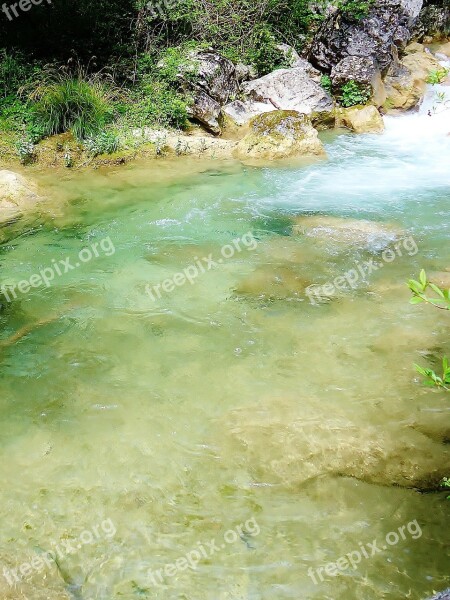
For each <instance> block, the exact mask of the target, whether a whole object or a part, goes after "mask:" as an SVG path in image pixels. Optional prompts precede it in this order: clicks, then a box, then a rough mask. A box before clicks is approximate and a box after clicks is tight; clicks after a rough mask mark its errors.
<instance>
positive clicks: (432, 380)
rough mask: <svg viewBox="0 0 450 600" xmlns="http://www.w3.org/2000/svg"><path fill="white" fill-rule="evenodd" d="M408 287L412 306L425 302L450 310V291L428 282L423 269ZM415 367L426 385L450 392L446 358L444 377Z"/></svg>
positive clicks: (443, 370)
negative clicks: (428, 292)
mask: <svg viewBox="0 0 450 600" xmlns="http://www.w3.org/2000/svg"><path fill="white" fill-rule="evenodd" d="M408 287H409V289H410V290H411V292H412V294H413V296H412V298H411V299H410V301H409V302H410V304H420V303H421V302H425V303H427V304H431V305H432V306H435V307H436V308H439V309H440V310H450V289H448V290H444V289H441V288H440V287H438V286H437V285H435V284H434V283H431V282H430V281H429V280H428V277H427V274H426V273H425V270H424V269H422V270H421V271H420V275H419V281H416V280H415V279H410V280H409V281H408ZM428 289H430V290H432V291H433V292H434V294H435V295H434V296H429V295H427V290H428ZM414 367H415V369H416V371H417V372H418V373H420V375H422V376H423V377H425V382H424V383H425V384H426V385H431V386H434V387H438V388H441V389H444V390H446V391H447V392H450V387H448V386H450V367H449V364H448V359H447V357H446V356H444V358H443V359H442V376H440V375H437V374H436V372H435V371H433V369H424V368H423V367H421V366H420V365H416V364H414Z"/></svg>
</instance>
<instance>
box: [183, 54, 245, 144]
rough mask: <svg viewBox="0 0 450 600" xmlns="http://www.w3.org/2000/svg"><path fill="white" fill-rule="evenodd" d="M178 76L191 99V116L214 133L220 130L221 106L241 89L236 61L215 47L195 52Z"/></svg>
mask: <svg viewBox="0 0 450 600" xmlns="http://www.w3.org/2000/svg"><path fill="white" fill-rule="evenodd" d="M178 78H179V81H180V85H181V88H182V89H183V91H184V92H186V93H187V95H188V96H190V97H191V98H192V103H191V105H190V109H189V110H190V115H189V116H191V117H192V118H195V119H197V120H198V121H200V123H202V124H203V125H205V126H206V127H207V128H208V129H209V130H210V131H212V132H213V133H216V134H218V133H220V131H221V129H220V126H219V121H218V118H219V115H220V109H221V106H222V105H223V104H226V103H227V102H228V100H229V98H230V97H232V96H235V95H236V94H237V92H238V82H237V78H236V69H235V66H234V64H233V63H232V62H231V61H230V60H228V59H227V58H225V57H223V56H221V55H220V54H219V53H218V52H214V51H213V50H200V51H195V52H191V53H190V54H189V55H188V58H187V60H186V61H185V63H184V64H183V65H182V66H180V68H179V71H178Z"/></svg>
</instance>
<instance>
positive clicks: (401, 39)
mask: <svg viewBox="0 0 450 600" xmlns="http://www.w3.org/2000/svg"><path fill="white" fill-rule="evenodd" d="M422 4H423V0H376V2H375V3H374V5H373V6H372V7H371V9H370V12H369V14H368V15H367V16H365V17H363V18H362V19H359V20H358V19H355V18H353V17H352V16H351V15H347V14H345V13H343V12H342V11H340V10H336V11H334V12H333V13H332V14H331V15H330V16H329V17H328V18H327V19H326V20H325V22H324V23H323V25H322V26H321V28H320V29H319V31H318V32H317V34H316V35H315V37H314V40H313V44H312V47H311V50H310V53H309V60H310V61H311V62H312V64H313V65H314V66H316V67H318V68H319V69H321V70H324V71H327V72H331V70H332V68H333V67H334V66H335V65H338V64H339V63H340V61H341V60H342V59H344V58H346V57H348V56H356V57H362V58H371V59H373V60H374V61H376V63H377V65H378V67H379V68H380V70H381V71H382V72H385V71H386V70H387V69H388V68H389V66H390V65H391V63H392V62H393V61H394V60H395V59H396V57H397V55H398V51H399V50H402V49H403V48H404V47H405V46H406V44H407V43H408V41H409V39H410V38H411V33H412V28H413V26H414V23H415V21H416V19H417V17H418V15H419V12H420V9H421V8H422Z"/></svg>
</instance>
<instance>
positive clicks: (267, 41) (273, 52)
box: [245, 25, 288, 75]
mask: <svg viewBox="0 0 450 600" xmlns="http://www.w3.org/2000/svg"><path fill="white" fill-rule="evenodd" d="M249 44H250V48H249V50H248V51H247V53H246V56H245V59H246V60H247V61H248V62H250V63H251V64H252V65H254V67H255V68H256V70H257V71H258V74H259V75H266V74H267V73H270V72H271V71H273V70H274V69H276V68H277V67H281V66H284V63H285V57H284V54H283V53H282V52H281V50H279V49H278V48H277V41H276V39H275V36H274V35H273V33H272V32H271V30H270V29H269V28H268V27H267V26H266V25H261V26H258V27H256V28H255V30H254V31H253V35H252V36H251V38H250V40H249ZM286 66H288V65H286Z"/></svg>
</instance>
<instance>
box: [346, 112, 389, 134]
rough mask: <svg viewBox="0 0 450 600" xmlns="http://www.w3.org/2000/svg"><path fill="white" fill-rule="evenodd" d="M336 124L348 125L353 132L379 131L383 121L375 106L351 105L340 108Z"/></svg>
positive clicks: (382, 127)
mask: <svg viewBox="0 0 450 600" xmlns="http://www.w3.org/2000/svg"><path fill="white" fill-rule="evenodd" d="M338 124H339V125H343V126H344V127H348V129H351V130H352V131H354V132H355V133H381V132H382V131H384V121H383V119H382V117H381V115H380V113H379V112H378V110H377V109H376V107H375V106H351V107H350V108H341V109H340V110H339V113H338Z"/></svg>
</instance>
